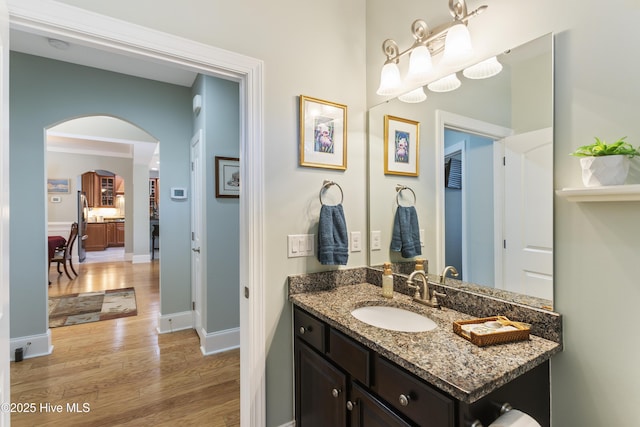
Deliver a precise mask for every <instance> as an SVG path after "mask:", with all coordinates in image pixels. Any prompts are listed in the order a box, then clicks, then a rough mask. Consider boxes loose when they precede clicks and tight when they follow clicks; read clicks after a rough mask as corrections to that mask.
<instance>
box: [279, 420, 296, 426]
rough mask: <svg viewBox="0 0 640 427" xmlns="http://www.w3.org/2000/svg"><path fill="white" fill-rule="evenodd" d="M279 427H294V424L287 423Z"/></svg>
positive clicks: (293, 422)
mask: <svg viewBox="0 0 640 427" xmlns="http://www.w3.org/2000/svg"><path fill="white" fill-rule="evenodd" d="M280 427H296V422H295V421H290V422H288V423H285V424H282V425H281V426H280Z"/></svg>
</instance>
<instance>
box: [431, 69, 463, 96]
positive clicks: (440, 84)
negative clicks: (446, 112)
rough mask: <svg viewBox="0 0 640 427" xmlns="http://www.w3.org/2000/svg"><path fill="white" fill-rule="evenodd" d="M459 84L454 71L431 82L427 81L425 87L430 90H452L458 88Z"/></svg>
mask: <svg viewBox="0 0 640 427" xmlns="http://www.w3.org/2000/svg"><path fill="white" fill-rule="evenodd" d="M461 84H462V83H461V82H460V80H459V79H458V76H457V75H456V73H453V74H449V75H448V76H445V77H443V78H441V79H440V80H436V81H435V82H433V83H429V84H428V85H427V87H428V88H429V90H430V91H431V92H451V91H452V90H456V89H458V88H459V87H460V85H461Z"/></svg>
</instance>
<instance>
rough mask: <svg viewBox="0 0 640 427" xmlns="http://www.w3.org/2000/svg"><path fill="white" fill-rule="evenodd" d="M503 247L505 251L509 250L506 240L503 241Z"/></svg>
mask: <svg viewBox="0 0 640 427" xmlns="http://www.w3.org/2000/svg"><path fill="white" fill-rule="evenodd" d="M502 247H503V248H504V249H507V241H506V240H503V241H502Z"/></svg>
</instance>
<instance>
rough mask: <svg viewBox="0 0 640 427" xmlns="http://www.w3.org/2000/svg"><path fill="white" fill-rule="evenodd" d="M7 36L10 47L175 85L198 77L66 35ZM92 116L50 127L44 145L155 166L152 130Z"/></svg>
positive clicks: (20, 33) (13, 32)
mask: <svg viewBox="0 0 640 427" xmlns="http://www.w3.org/2000/svg"><path fill="white" fill-rule="evenodd" d="M9 40H10V48H11V50H12V51H16V52H21V53H26V54H29V55H35V56H41V57H45V58H49V59H54V60H57V61H63V62H70V63H73V64H78V65H83V66H87V67H93V68H98V69H102V70H107V71H112V72H116V73H122V74H127V75H131V76H135V77H140V78H145V79H150V80H156V81H160V82H164V83H170V84H174V85H178V86H186V87H191V86H192V85H193V83H194V81H195V78H196V76H197V73H194V72H193V71H188V70H185V69H181V68H178V67H175V66H167V65H166V63H157V62H153V61H151V60H141V59H138V58H134V57H130V56H125V55H121V54H115V53H112V52H108V51H106V50H98V49H94V48H89V47H86V46H82V45H79V44H77V43H69V42H68V41H66V40H64V39H60V41H62V42H66V44H65V43H62V44H61V43H55V42H54V43H50V39H48V38H46V37H43V36H40V35H37V34H33V33H26V32H24V31H17V30H11V34H10V38H9ZM55 45H58V47H55ZM60 47H62V48H60ZM94 119H95V120H91V118H88V117H87V118H82V119H75V120H72V121H69V122H66V123H62V124H60V125H58V126H56V127H54V128H51V129H50V130H49V132H47V149H48V150H50V151H61V152H75V153H83V154H94V155H108V156H114V157H130V158H133V159H134V163H136V164H148V165H149V168H150V169H151V168H159V150H158V146H159V144H158V141H157V140H155V139H153V137H152V136H151V135H148V134H147V133H145V132H143V131H142V130H140V129H139V128H137V127H135V126H133V125H131V124H129V123H127V122H124V121H122V120H118V119H115V118H113V117H106V116H100V117H95V118H94Z"/></svg>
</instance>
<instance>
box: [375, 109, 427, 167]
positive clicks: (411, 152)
mask: <svg viewBox="0 0 640 427" xmlns="http://www.w3.org/2000/svg"><path fill="white" fill-rule="evenodd" d="M419 149H420V122H416V121H414V120H409V119H403V118H400V117H395V116H389V115H386V116H384V173H385V175H404V176H418V173H419V170H420V169H419V164H420V154H419Z"/></svg>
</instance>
